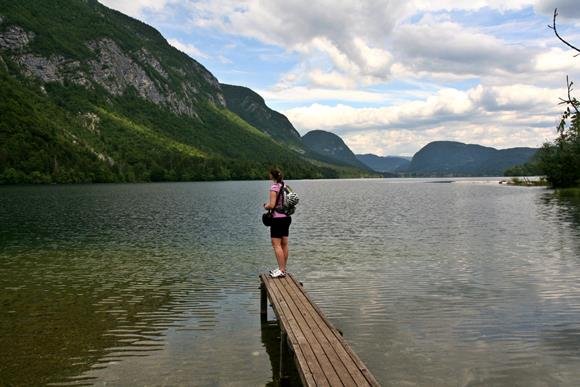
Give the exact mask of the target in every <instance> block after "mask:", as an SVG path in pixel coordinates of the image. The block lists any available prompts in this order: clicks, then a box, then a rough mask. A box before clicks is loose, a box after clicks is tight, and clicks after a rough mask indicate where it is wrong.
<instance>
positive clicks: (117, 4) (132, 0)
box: [99, 0, 168, 18]
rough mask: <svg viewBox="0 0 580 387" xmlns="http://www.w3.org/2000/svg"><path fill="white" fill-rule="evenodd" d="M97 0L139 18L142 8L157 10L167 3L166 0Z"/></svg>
mask: <svg viewBox="0 0 580 387" xmlns="http://www.w3.org/2000/svg"><path fill="white" fill-rule="evenodd" d="M99 2H100V3H102V4H104V5H106V6H107V7H109V8H113V9H116V10H118V11H121V12H123V13H125V14H127V15H129V16H133V17H135V18H140V17H141V16H142V14H143V11H144V10H150V11H154V12H159V11H161V10H163V9H164V8H165V6H166V5H167V3H168V1H167V0H99Z"/></svg>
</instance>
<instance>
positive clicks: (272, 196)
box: [264, 191, 278, 210]
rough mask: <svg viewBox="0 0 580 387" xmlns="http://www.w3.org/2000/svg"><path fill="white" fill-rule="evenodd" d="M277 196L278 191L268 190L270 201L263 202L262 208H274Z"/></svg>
mask: <svg viewBox="0 0 580 387" xmlns="http://www.w3.org/2000/svg"><path fill="white" fill-rule="evenodd" d="M277 197H278V192H276V191H270V202H269V203H264V208H265V209H267V210H272V209H274V208H276V198H277Z"/></svg>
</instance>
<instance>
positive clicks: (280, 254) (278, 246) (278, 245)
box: [272, 238, 287, 271]
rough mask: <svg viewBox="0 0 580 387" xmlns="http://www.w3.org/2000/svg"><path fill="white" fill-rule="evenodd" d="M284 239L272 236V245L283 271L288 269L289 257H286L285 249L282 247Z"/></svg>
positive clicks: (279, 266)
mask: <svg viewBox="0 0 580 387" xmlns="http://www.w3.org/2000/svg"><path fill="white" fill-rule="evenodd" d="M282 240H283V238H272V247H273V248H274V254H275V255H276V260H277V261H278V268H279V269H280V270H281V271H286V260H287V258H284V250H283V249H282Z"/></svg>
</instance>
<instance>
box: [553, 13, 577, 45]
mask: <svg viewBox="0 0 580 387" xmlns="http://www.w3.org/2000/svg"><path fill="white" fill-rule="evenodd" d="M557 16H558V8H556V9H554V25H553V26H548V28H551V29H553V30H554V33H555V34H556V36H557V37H558V39H560V40H561V41H562V43H564V44H565V45H566V46H568V47H570V48H571V49H573V50H576V51H578V52H579V53H580V48H577V47H574V46H573V45H571V44H570V43H568V42H567V41H565V40H564V38H562V37H561V36H560V34H559V33H558V30H557V29H556V17H557ZM578 55H580V54H576V55H574V56H578Z"/></svg>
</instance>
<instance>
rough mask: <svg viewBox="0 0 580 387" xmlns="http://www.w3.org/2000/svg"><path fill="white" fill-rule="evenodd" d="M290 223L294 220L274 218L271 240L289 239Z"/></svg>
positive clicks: (271, 227)
mask: <svg viewBox="0 0 580 387" xmlns="http://www.w3.org/2000/svg"><path fill="white" fill-rule="evenodd" d="M290 223H292V218H291V217H289V216H287V217H285V218H273V219H272V225H271V226H270V238H282V237H287V236H288V233H289V231H290Z"/></svg>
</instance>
